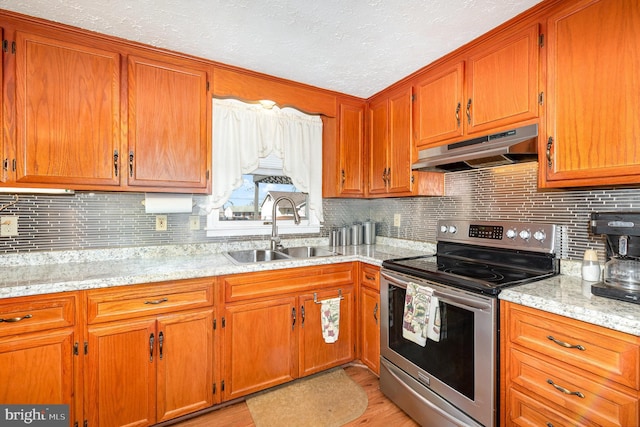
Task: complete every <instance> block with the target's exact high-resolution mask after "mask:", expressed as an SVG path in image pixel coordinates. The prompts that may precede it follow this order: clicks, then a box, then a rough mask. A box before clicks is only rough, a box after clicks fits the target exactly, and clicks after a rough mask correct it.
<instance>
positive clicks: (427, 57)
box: [0, 0, 539, 98]
mask: <svg viewBox="0 0 640 427" xmlns="http://www.w3.org/2000/svg"><path fill="white" fill-rule="evenodd" d="M538 2H539V0H226V1H225V0H100V1H99V0H0V8H2V9H7V10H12V11H16V12H20V13H23V14H27V15H31V16H37V17H40V18H45V19H49V20H51V21H57V22H62V23H65V24H70V25H73V26H77V27H81V28H86V29H89V30H93V31H97V32H100V33H105V34H110V35H114V36H118V37H122V38H125V39H129V40H135V41H139V42H142V43H146V44H150V45H153V46H158V47H163V48H167V49H170V50H174V51H179V52H184V53H188V54H191V55H195V56H199V57H202V58H207V59H211V60H214V61H218V62H222V63H225V64H229V65H235V66H238V67H242V68H247V69H251V70H255V71H259V72H263V73H267V74H270V75H274V76H278V77H283V78H286V79H290V80H295V81H298V82H302V83H307V84H310V85H313V86H317V87H321V88H325V89H331V90H335V91H338V92H342V93H347V94H351V95H356V96H359V97H362V98H368V97H369V96H371V95H373V94H375V93H377V92H379V91H380V90H382V89H384V88H385V87H387V86H389V85H391V84H392V83H395V82H396V81H398V80H400V79H402V78H403V77H405V76H407V75H409V74H411V73H412V72H414V71H416V70H417V69H419V68H421V67H423V66H425V65H427V64H428V63H430V62H432V61H433V60H435V59H437V58H439V57H441V56H443V55H444V54H446V53H448V52H450V51H452V50H454V49H456V48H458V47H460V46H462V45H464V44H465V43H467V42H468V41H470V40H473V39H474V38H476V37H477V36H479V35H480V34H483V33H485V32H487V31H488V30H490V29H491V28H494V27H496V26H498V25H499V24H501V23H503V22H505V21H507V20H509V19H510V18H512V17H513V16H515V15H517V14H519V13H520V12H523V11H525V10H526V9H528V8H530V7H531V6H533V5H534V4H536V3H538Z"/></svg>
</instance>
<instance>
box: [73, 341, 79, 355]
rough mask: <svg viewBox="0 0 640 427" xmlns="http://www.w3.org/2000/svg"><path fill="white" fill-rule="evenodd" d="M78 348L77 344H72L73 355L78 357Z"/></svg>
mask: <svg viewBox="0 0 640 427" xmlns="http://www.w3.org/2000/svg"><path fill="white" fill-rule="evenodd" d="M78 347H79V345H78V343H74V344H73V355H74V356H77V355H78Z"/></svg>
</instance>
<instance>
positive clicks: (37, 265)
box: [0, 238, 435, 298]
mask: <svg viewBox="0 0 640 427" xmlns="http://www.w3.org/2000/svg"><path fill="white" fill-rule="evenodd" d="M378 240H379V242H378V244H376V245H361V246H346V247H339V248H329V247H328V246H324V247H326V248H328V249H332V250H334V251H336V252H338V253H339V255H336V256H330V257H315V258H298V259H289V260H278V261H270V262H259V263H249V264H235V263H233V262H232V261H231V260H230V259H229V258H227V257H226V256H225V255H224V254H223V252H225V251H230V250H242V249H255V248H264V246H265V243H264V242H258V243H256V242H240V243H238V242H237V243H234V244H230V245H219V244H218V245H215V244H212V245H194V246H188V245H186V246H180V247H170V246H168V247H157V248H154V247H152V248H148V247H147V248H127V249H118V250H93V251H92V250H88V251H69V252H60V253H47V254H37V255H32V256H30V254H28V255H24V256H13V255H5V256H1V257H0V268H2V271H3V274H2V275H0V298H11V297H19V296H27V295H39V294H47V293H55V292H67V291H76V290H86V289H97V288H106V287H113V286H124V285H132V284H140V283H153V282H162V281H169V280H180V279H192V278H198V277H212V276H221V275H226V274H237V273H247V272H254V271H265V270H277V269H283V268H293V267H304V266H310V265H322V264H333V263H338V262H349V261H362V262H366V263H370V264H373V265H381V264H382V261H384V260H385V259H389V258H399V257H405V256H414V255H421V254H425V253H429V254H430V253H434V252H435V247H434V245H431V244H427V243H420V242H401V241H395V239H390V240H389V239H384V238H380V239H378ZM266 244H267V245H268V242H267V243H266ZM323 244H324V245H326V240H322V241H318V240H311V241H310V240H308V239H303V240H298V241H290V242H285V246H288V247H293V246H307V245H312V246H322V245H323Z"/></svg>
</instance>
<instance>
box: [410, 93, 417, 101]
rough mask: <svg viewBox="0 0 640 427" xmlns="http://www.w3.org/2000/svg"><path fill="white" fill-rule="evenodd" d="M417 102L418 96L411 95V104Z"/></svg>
mask: <svg viewBox="0 0 640 427" xmlns="http://www.w3.org/2000/svg"><path fill="white" fill-rule="evenodd" d="M415 100H416V94H415V93H412V94H411V102H414V101H415Z"/></svg>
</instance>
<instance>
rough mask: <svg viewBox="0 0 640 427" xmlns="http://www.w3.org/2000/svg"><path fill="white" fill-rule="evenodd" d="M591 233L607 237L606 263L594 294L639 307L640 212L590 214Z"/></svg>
mask: <svg viewBox="0 0 640 427" xmlns="http://www.w3.org/2000/svg"><path fill="white" fill-rule="evenodd" d="M590 225H591V231H592V233H593V234H601V235H604V236H605V247H606V257H607V263H606V264H605V266H604V272H603V280H602V282H599V283H595V284H593V285H591V293H592V294H593V295H598V296H602V297H606V298H613V299H618V300H622V301H627V302H632V303H636V304H640V212H600V213H596V212H594V213H592V214H591V224H590Z"/></svg>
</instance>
